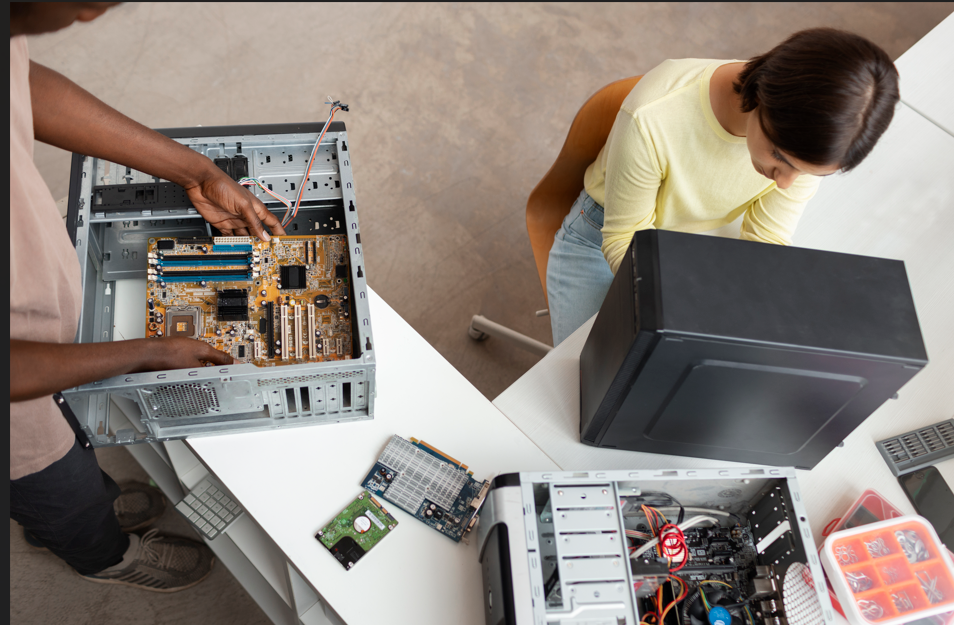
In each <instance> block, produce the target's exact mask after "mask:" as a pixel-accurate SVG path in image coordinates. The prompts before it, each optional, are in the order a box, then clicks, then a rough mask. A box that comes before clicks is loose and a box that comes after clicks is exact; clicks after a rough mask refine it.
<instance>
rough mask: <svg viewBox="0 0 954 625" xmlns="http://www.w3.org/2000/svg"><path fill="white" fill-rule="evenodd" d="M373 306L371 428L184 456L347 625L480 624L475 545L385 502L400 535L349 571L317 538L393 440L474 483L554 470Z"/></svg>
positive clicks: (206, 448) (350, 427) (318, 430)
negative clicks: (462, 471) (453, 462)
mask: <svg viewBox="0 0 954 625" xmlns="http://www.w3.org/2000/svg"><path fill="white" fill-rule="evenodd" d="M370 303H371V319H372V323H373V326H374V336H375V339H376V348H375V349H376V351H377V355H376V359H377V373H376V380H377V385H378V394H377V400H376V402H377V403H376V406H375V418H374V419H373V420H371V421H364V422H358V423H347V424H338V425H322V426H315V427H300V428H292V429H288V430H275V431H269V432H259V433H250V434H236V435H226V436H214V437H207V438H191V439H188V441H187V442H188V445H189V446H190V447H191V448H192V450H193V451H194V452H195V453H196V454H197V455H198V456H199V457H200V458H201V459H202V462H203V463H204V464H205V465H206V466H207V467H208V468H209V469H210V470H211V471H212V473H213V474H215V475H216V477H218V479H219V480H221V481H222V483H223V484H225V486H226V487H227V488H228V489H229V490H231V491H232V493H233V494H234V495H235V496H236V497H237V498H238V500H239V501H240V502H241V503H242V506H244V507H245V510H246V512H247V513H248V514H249V515H250V516H251V517H252V518H253V519H254V520H255V521H256V522H257V523H258V524H259V525H260V526H261V527H262V528H263V529H264V530H265V532H267V533H268V534H269V535H270V537H271V538H272V540H274V541H275V543H276V544H277V546H278V547H279V549H281V551H282V552H283V553H284V554H285V556H286V557H287V558H288V559H289V561H290V562H291V563H292V564H293V565H294V566H295V568H297V569H298V571H299V572H300V573H301V574H302V576H303V577H304V578H305V579H307V580H308V581H309V582H310V583H311V585H312V586H313V587H314V588H316V589H317V590H318V592H319V594H320V595H321V597H322V598H323V600H324V601H325V602H326V603H328V604H329V605H330V606H331V607H332V608H334V610H335V611H336V612H337V613H338V614H339V615H340V616H341V617H342V618H343V619H344V621H345V622H347V623H348V624H349V625H360V624H361V623H374V624H377V623H382V622H387V623H396V624H398V623H401V624H403V623H407V624H411V623H413V624H414V625H418V624H421V623H434V624H435V625H438V624H439V625H444V624H447V623H460V624H468V623H472V624H474V625H478V624H483V622H484V610H483V605H482V597H483V592H482V588H483V585H482V581H481V573H480V564H479V562H478V560H477V552H476V540H474V539H472V540H471V541H470V544H469V545H465V544H464V543H460V544H458V543H455V542H453V541H452V540H450V539H449V538H446V537H444V536H441V535H440V534H439V533H437V532H435V531H434V530H432V529H430V528H429V527H427V526H425V525H424V524H423V523H419V522H418V521H416V520H414V518H413V517H412V516H411V515H409V514H406V513H405V512H404V511H402V510H400V509H398V508H397V507H396V506H393V505H388V503H387V502H386V501H382V503H383V504H384V505H385V507H386V508H387V509H388V511H389V512H391V514H392V515H394V517H395V518H396V519H397V520H398V523H399V524H400V525H399V526H398V528H397V529H396V530H395V531H394V533H393V534H392V535H390V536H388V537H386V538H385V539H384V540H383V541H382V542H381V543H380V544H378V545H377V546H376V547H375V548H374V549H373V550H372V551H370V552H369V553H368V554H367V555H366V556H364V558H362V560H361V561H360V562H358V564H357V565H356V566H355V567H354V568H353V569H352V570H350V571H345V569H343V568H342V567H341V565H340V564H339V563H338V562H337V561H336V560H335V559H334V557H332V555H331V554H330V553H329V552H328V551H327V550H326V549H325V548H324V547H323V546H321V545H320V544H319V543H318V541H317V540H316V539H315V537H314V535H315V533H316V532H317V531H318V530H319V529H320V528H322V527H323V526H324V525H325V524H326V523H328V522H329V521H331V520H332V519H333V518H334V517H335V515H336V514H337V513H338V512H340V511H341V510H342V509H343V508H344V507H345V506H346V505H347V504H348V503H350V502H351V501H352V500H353V499H354V498H355V497H357V495H358V494H359V493H361V492H362V488H361V480H362V479H363V478H364V476H365V475H366V474H367V472H368V471H369V470H370V468H371V466H372V465H373V464H374V461H375V459H376V458H377V457H378V455H379V454H380V452H381V451H382V450H383V449H384V446H385V445H386V444H387V442H388V439H389V438H390V437H391V435H392V434H399V435H401V436H403V437H405V438H409V437H411V436H413V437H416V438H418V439H421V440H424V441H426V442H428V443H430V444H431V445H434V446H435V447H437V448H438V449H441V450H442V451H444V452H446V453H448V454H450V455H451V456H453V457H455V458H458V459H460V460H461V461H462V462H463V463H464V464H467V465H469V466H470V468H471V469H472V470H473V472H474V477H475V478H477V479H489V478H490V477H491V476H492V475H494V474H500V473H506V472H511V471H529V470H534V471H540V470H547V469H552V468H556V465H555V464H554V463H553V462H552V461H551V460H550V459H549V458H547V457H546V455H544V453H543V452H542V451H540V449H538V448H537V447H536V446H535V445H534V444H533V443H531V442H530V440H529V439H528V438H527V437H526V436H524V435H523V434H522V433H521V432H520V431H519V430H518V429H517V428H516V427H515V426H514V425H513V424H512V423H511V422H510V421H509V420H507V418H506V417H505V416H504V415H503V414H501V413H500V412H499V411H498V410H497V409H496V408H494V407H493V406H492V405H491V403H490V402H489V401H488V400H487V399H486V398H484V397H483V395H481V394H480V393H479V392H478V391H477V389H476V388H474V387H473V386H472V385H471V384H470V383H469V382H468V381H467V380H466V379H464V377H463V376H462V375H461V374H460V373H459V372H457V370H455V369H454V368H453V367H452V366H451V365H450V363H448V362H447V361H446V360H444V358H443V357H441V355H440V354H439V353H438V352H437V351H436V350H434V348H433V347H431V346H430V345H428V344H427V343H426V342H425V341H424V339H423V338H421V336H420V335H419V334H417V332H415V331H414V330H413V329H412V328H411V327H410V326H409V325H408V324H407V323H406V322H405V321H404V320H403V319H401V318H400V317H399V316H398V315H397V313H395V312H394V310H392V309H391V308H390V307H389V306H388V305H387V304H386V303H384V302H383V301H382V300H381V299H380V298H379V297H378V296H377V295H376V294H375V293H374V292H373V291H371V294H370ZM462 331H463V330H462ZM474 538H476V536H475V537H474Z"/></svg>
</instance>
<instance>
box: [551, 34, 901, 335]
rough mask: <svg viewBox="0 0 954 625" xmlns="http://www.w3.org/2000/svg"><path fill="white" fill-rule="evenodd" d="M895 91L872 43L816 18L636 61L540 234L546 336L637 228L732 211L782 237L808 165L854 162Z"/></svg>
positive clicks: (582, 313)
mask: <svg viewBox="0 0 954 625" xmlns="http://www.w3.org/2000/svg"><path fill="white" fill-rule="evenodd" d="M898 99H899V96H898V73H897V70H896V69H895V67H894V65H893V64H892V63H891V59H890V58H889V57H888V55H887V54H886V53H885V52H884V50H882V49H881V48H879V47H878V46H876V45H875V44H873V43H871V42H870V41H868V40H866V39H864V38H862V37H859V36H857V35H853V34H851V33H846V32H841V31H837V30H833V29H829V28H816V29H811V30H806V31H802V32H799V33H796V34H794V35H792V36H791V37H789V38H788V39H787V40H786V41H785V42H783V43H781V44H780V45H778V46H776V47H775V48H774V49H772V50H771V51H769V52H768V53H766V54H763V55H761V56H757V57H755V58H753V59H751V60H750V61H748V62H745V61H715V60H700V59H684V60H671V61H665V62H663V63H662V64H661V65H659V66H658V67H656V68H655V69H653V70H652V71H650V72H649V73H647V74H646V75H645V76H644V77H643V78H642V79H641V80H640V81H639V82H638V83H637V84H636V86H635V87H634V88H633V90H632V92H630V94H629V96H627V97H626V100H625V101H624V102H623V106H622V108H621V109H620V111H619V113H618V115H617V117H616V122H615V123H614V125H613V129H612V130H611V131H610V134H609V138H608V139H607V141H606V145H605V146H604V147H603V149H602V151H601V152H600V154H599V156H598V157H597V159H596V161H595V162H594V163H593V164H592V165H590V167H589V168H588V169H587V171H586V176H585V178H584V191H583V192H582V193H581V194H580V197H579V198H578V199H577V200H576V202H575V204H574V205H573V208H572V209H571V210H570V214H569V215H568V216H567V217H566V219H565V220H564V222H563V226H562V227H561V229H560V230H559V231H558V232H557V234H556V237H555V238H554V242H553V247H552V249H551V251H550V260H549V263H548V266H547V295H548V299H549V305H550V316H551V324H552V328H553V342H554V345H559V344H560V343H561V342H562V341H563V340H564V339H565V338H566V337H567V336H569V335H570V334H571V333H572V332H573V331H574V330H576V329H577V328H578V327H580V325H582V324H583V322H584V321H586V320H587V319H589V318H590V317H592V316H593V315H594V314H596V312H598V311H599V308H600V306H601V305H602V303H603V299H604V297H605V296H606V292H607V291H608V290H609V286H610V284H611V283H612V281H613V275H614V274H615V272H616V269H617V268H618V267H619V265H620V262H621V261H622V257H623V254H625V252H626V250H627V248H628V247H629V244H630V242H631V240H632V238H633V234H634V233H635V232H636V231H637V230H645V229H647V228H660V229H665V230H677V231H680V232H705V231H707V230H712V229H714V228H718V227H720V226H723V225H726V224H728V223H731V222H732V221H734V220H735V219H736V218H738V217H739V216H742V217H743V219H742V229H741V235H740V236H741V238H742V239H747V240H750V241H761V242H764V243H775V244H779V245H790V244H791V242H792V241H791V237H792V233H793V232H794V231H795V226H796V225H797V224H798V219H799V217H800V216H801V214H802V211H803V210H804V208H805V204H806V203H807V202H808V200H809V199H811V197H812V196H813V195H814V194H815V191H816V190H817V188H818V183H819V180H820V177H821V176H826V175H828V174H832V173H835V172H837V171H848V170H850V169H852V168H853V167H855V166H856V165H858V163H860V162H861V161H862V160H863V159H864V158H865V156H867V155H868V153H869V152H870V151H871V149H872V148H873V147H874V145H875V143H876V142H877V140H878V139H879V138H880V137H881V135H882V134H883V133H884V131H885V130H886V129H887V127H888V124H889V123H890V122H891V118H892V116H893V114H894V108H895V105H896V104H897V102H898ZM604 213H605V216H604Z"/></svg>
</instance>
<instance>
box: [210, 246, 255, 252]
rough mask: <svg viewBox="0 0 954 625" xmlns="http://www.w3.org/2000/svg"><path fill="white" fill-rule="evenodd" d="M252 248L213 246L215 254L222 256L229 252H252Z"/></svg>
mask: <svg viewBox="0 0 954 625" xmlns="http://www.w3.org/2000/svg"><path fill="white" fill-rule="evenodd" d="M251 251H252V246H251V245H250V244H249V245H213V246H212V253H213V254H222V253H229V252H251Z"/></svg>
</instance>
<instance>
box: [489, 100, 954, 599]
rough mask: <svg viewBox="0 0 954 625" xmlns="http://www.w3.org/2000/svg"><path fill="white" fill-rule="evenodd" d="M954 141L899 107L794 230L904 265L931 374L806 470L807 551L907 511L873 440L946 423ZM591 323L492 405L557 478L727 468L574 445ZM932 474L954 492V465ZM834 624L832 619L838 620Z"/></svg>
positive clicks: (953, 354) (953, 361) (952, 404)
mask: <svg viewBox="0 0 954 625" xmlns="http://www.w3.org/2000/svg"><path fill="white" fill-rule="evenodd" d="M952 163H954V136H952V135H950V134H947V133H946V132H944V131H943V130H941V129H940V128H938V127H937V126H936V125H934V124H933V123H931V122H929V121H928V120H926V119H925V118H924V117H922V116H920V115H918V114H917V113H915V112H914V111H913V110H911V109H910V108H909V107H907V106H904V105H902V106H900V107H899V109H898V111H897V113H896V115H895V119H894V121H893V122H892V124H891V127H890V128H889V130H888V131H887V132H886V133H885V135H884V137H882V139H881V141H880V142H879V144H878V145H877V147H876V148H875V149H874V150H873V151H872V153H871V155H869V157H868V158H867V159H866V160H865V162H864V163H862V165H861V166H860V167H858V168H857V169H856V170H855V171H853V172H851V173H850V174H847V175H843V176H834V177H832V178H831V179H828V180H825V181H824V182H823V183H822V186H821V189H820V190H819V192H818V194H817V195H816V197H815V198H814V199H813V200H812V202H811V204H810V206H809V209H808V211H807V212H806V214H805V216H804V217H803V219H802V222H801V224H800V225H799V228H798V230H797V232H796V233H795V243H796V245H799V246H801V247H809V248H816V249H824V250H832V251H839V252H847V253H852V254H865V255H869V256H882V257H887V258H895V259H900V260H903V261H905V266H906V269H907V272H908V277H909V280H910V283H911V288H912V291H913V294H914V300H915V303H916V306H917V310H918V318H919V321H920V324H921V331H922V334H923V336H924V340H925V344H926V346H927V351H928V356H929V358H930V364H929V365H928V366H927V367H925V369H924V370H923V371H921V372H920V373H919V374H918V375H917V376H915V378H914V379H913V380H912V381H911V382H909V383H908V384H907V385H906V386H905V387H904V388H903V389H902V390H901V391H900V397H899V399H898V400H897V401H889V402H887V403H886V404H884V405H883V406H882V407H881V408H880V409H878V410H877V411H876V412H875V413H874V414H873V415H872V416H871V417H870V418H869V419H868V420H867V421H865V422H864V424H862V426H861V427H859V428H858V429H857V430H855V432H853V433H852V434H851V435H850V436H849V437H848V439H847V440H846V441H845V446H844V447H843V448H838V449H835V450H834V451H832V452H831V453H830V454H829V455H828V456H827V457H826V458H825V459H824V460H822V461H821V462H820V463H819V464H818V465H817V466H816V467H815V468H814V470H812V471H810V472H809V471H801V472H799V476H798V480H799V484H800V487H801V490H802V494H803V495H804V498H805V503H806V507H807V508H808V511H809V521H810V525H811V529H812V532H813V534H814V536H815V539H816V540H819V539H820V538H821V531H822V528H823V527H824V526H825V525H826V524H827V523H828V521H829V520H830V519H831V518H833V517H836V516H838V515H840V514H841V513H842V512H844V511H846V509H847V507H848V506H849V505H850V504H851V503H852V502H853V501H854V500H855V499H856V498H857V497H858V496H859V495H860V494H861V493H862V492H863V491H864V490H865V489H866V488H874V489H876V490H878V491H880V492H881V493H882V494H883V495H885V496H886V497H888V498H889V499H890V500H891V501H893V502H894V503H895V505H897V506H898V507H899V508H901V509H902V510H903V511H905V512H908V513H913V509H912V507H911V505H910V504H909V503H908V501H907V499H906V497H905V496H904V493H903V491H902V490H901V488H900V486H899V485H898V484H897V482H896V480H895V479H894V477H893V476H892V475H891V473H890V471H889V470H888V468H887V466H886V465H885V463H884V461H883V460H882V458H881V455H880V454H879V453H878V452H877V450H876V448H875V446H874V441H877V440H881V439H884V438H888V437H889V436H893V435H896V434H900V433H902V432H906V431H909V430H913V429H915V428H917V427H920V426H923V425H928V424H932V423H936V422H938V421H942V420H944V419H949V418H950V417H951V416H952V415H954V393H952V392H951V382H952V381H954V169H952ZM591 325H592V320H590V321H589V322H587V323H586V324H585V325H584V326H583V327H581V328H580V329H579V330H577V331H576V332H575V333H574V334H573V335H571V336H570V337H569V338H568V339H567V340H566V341H564V342H563V343H562V344H560V345H559V346H558V347H557V348H556V349H554V350H553V351H552V352H550V353H549V354H548V355H547V356H546V357H545V358H544V359H543V360H541V361H540V362H539V363H538V364H537V365H536V366H535V367H533V368H532V369H531V370H530V371H529V372H527V373H526V374H525V375H524V376H523V377H521V378H520V379H519V380H518V381H517V382H515V383H514V384H513V385H512V386H511V387H510V388H509V389H507V390H506V391H504V392H503V393H501V394H500V396H498V397H497V398H496V399H495V400H494V405H495V406H497V407H498V408H499V409H500V410H501V411H502V412H503V413H504V414H506V415H507V416H508V417H509V418H510V420H511V421H513V422H514V423H515V424H516V425H517V427H519V428H520V429H521V430H522V431H523V432H524V433H525V434H526V435H527V436H528V437H529V438H530V439H531V440H533V441H534V442H535V443H536V444H537V445H538V446H539V447H540V448H541V449H542V450H543V451H544V452H545V453H546V454H547V455H548V456H549V457H550V458H552V459H553V460H554V461H555V462H556V463H557V464H558V465H559V466H560V468H562V469H564V470H577V469H644V468H698V467H719V466H732V463H726V462H719V461H713V460H703V459H694V458H683V457H677V456H661V455H654V454H645V453H638V452H628V451H619V450H611V449H598V448H594V447H587V446H584V445H582V444H581V443H580V442H579V441H580V435H579V418H580V415H579V355H580V351H581V350H582V348H583V344H584V343H585V341H586V337H587V335H588V334H589V329H590V326H591ZM939 468H940V469H941V471H942V473H943V474H944V475H945V477H946V479H947V480H948V482H949V483H952V484H954V460H949V461H947V462H944V463H942V464H941V465H940V466H939ZM839 618H840V617H839Z"/></svg>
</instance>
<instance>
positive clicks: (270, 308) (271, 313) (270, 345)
mask: <svg viewBox="0 0 954 625" xmlns="http://www.w3.org/2000/svg"><path fill="white" fill-rule="evenodd" d="M265 319H266V322H267V324H268V325H267V326H266V329H265V350H266V353H267V354H268V357H269V358H274V357H275V304H273V303H272V302H265Z"/></svg>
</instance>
